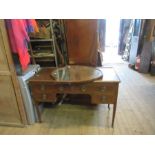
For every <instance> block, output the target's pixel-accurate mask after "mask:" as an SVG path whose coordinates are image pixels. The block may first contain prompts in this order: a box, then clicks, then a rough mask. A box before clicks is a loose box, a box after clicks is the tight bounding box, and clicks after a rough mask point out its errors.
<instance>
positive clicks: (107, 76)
mask: <svg viewBox="0 0 155 155" xmlns="http://www.w3.org/2000/svg"><path fill="white" fill-rule="evenodd" d="M80 67H81V66H80ZM94 68H95V67H94ZM55 69H56V68H55V67H47V68H42V69H41V70H40V71H39V72H38V74H36V75H35V76H34V77H32V78H31V79H30V80H29V82H30V83H31V82H33V83H34V82H36V83H37V82H45V83H51V82H52V83H62V84H63V83H66V81H65V80H64V81H63V80H62V81H60V80H55V79H54V78H53V77H52V75H51V73H52V72H53V71H54V70H55ZM96 69H97V72H95V73H97V74H96V75H97V76H94V77H93V76H92V77H93V78H94V79H93V78H92V79H91V78H88V79H86V78H84V80H83V81H85V82H86V81H87V82H89V81H93V80H95V81H94V82H116V83H118V82H120V79H119V77H118V76H117V74H116V73H115V71H114V69H113V68H112V67H96ZM98 71H101V73H102V75H100V73H99V72H98ZM76 72H78V70H75V73H76ZM89 74H90V73H89ZM74 82H75V83H76V82H77V81H74ZM78 82H81V81H80V80H79V81H78ZM67 83H68V82H67Z"/></svg>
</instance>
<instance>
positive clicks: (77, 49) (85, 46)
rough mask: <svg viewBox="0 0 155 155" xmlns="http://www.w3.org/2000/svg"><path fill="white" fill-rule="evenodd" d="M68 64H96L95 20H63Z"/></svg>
mask: <svg viewBox="0 0 155 155" xmlns="http://www.w3.org/2000/svg"><path fill="white" fill-rule="evenodd" d="M65 30H66V39H67V48H68V57H69V64H78V65H90V66H97V60H98V52H97V51H98V49H97V48H98V47H97V37H98V36H97V20H96V19H75V20H73V19H69V20H65Z"/></svg>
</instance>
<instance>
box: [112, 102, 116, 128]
mask: <svg viewBox="0 0 155 155" xmlns="http://www.w3.org/2000/svg"><path fill="white" fill-rule="evenodd" d="M116 107H117V101H116V102H115V103H114V104H113V115H112V128H113V127H114V121H115V114H116Z"/></svg>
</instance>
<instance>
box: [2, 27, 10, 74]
mask: <svg viewBox="0 0 155 155" xmlns="http://www.w3.org/2000/svg"><path fill="white" fill-rule="evenodd" d="M4 50H5V49H4V43H3V40H2V34H1V29H0V72H2V71H8V70H9V67H8V64H7V59H6V55H5V51H4Z"/></svg>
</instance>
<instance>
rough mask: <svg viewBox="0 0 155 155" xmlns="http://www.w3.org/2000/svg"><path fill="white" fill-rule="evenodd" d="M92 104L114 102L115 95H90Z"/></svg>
mask: <svg viewBox="0 0 155 155" xmlns="http://www.w3.org/2000/svg"><path fill="white" fill-rule="evenodd" d="M91 103H92V104H106V103H109V104H114V103H115V97H114V96H113V95H91Z"/></svg>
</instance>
